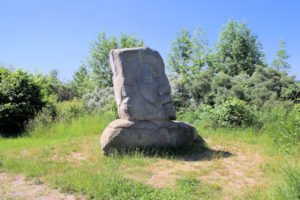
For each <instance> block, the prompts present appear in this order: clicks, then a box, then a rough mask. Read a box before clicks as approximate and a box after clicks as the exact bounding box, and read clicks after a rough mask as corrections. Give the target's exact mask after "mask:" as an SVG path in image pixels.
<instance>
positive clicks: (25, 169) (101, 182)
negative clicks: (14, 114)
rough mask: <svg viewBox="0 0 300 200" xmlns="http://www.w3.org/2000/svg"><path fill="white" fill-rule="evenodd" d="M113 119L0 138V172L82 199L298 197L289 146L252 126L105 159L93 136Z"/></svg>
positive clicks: (299, 175) (299, 181) (299, 166)
mask: <svg viewBox="0 0 300 200" xmlns="http://www.w3.org/2000/svg"><path fill="white" fill-rule="evenodd" d="M114 116H115V115H114V114H113V113H105V114H101V115H86V116H82V117H79V118H76V119H71V120H70V121H65V122H62V121H61V122H56V123H54V124H52V125H49V126H40V127H36V128H35V129H32V130H31V131H29V132H28V134H27V136H24V137H20V138H12V139H7V138H0V173H1V172H6V173H11V174H22V175H24V176H26V177H27V179H31V180H33V181H34V182H35V183H36V184H43V183H45V184H49V185H50V187H51V188H54V189H55V188H57V189H59V190H60V191H61V192H64V193H73V194H76V195H79V196H84V197H85V198H87V199H299V198H300V196H299V195H300V156H299V153H298V152H299V147H297V146H296V147H295V150H294V151H293V152H292V153H290V154H285V153H282V152H281V151H279V150H278V147H277V146H275V145H274V143H273V140H272V139H271V138H270V137H269V136H268V135H267V134H264V133H260V132H257V131H255V130H252V129H209V128H204V127H202V126H197V130H198V132H199V134H200V135H201V136H202V137H203V138H204V139H205V141H206V146H207V148H199V149H197V148H198V147H197V146H195V147H192V148H193V149H191V150H189V151H187V152H189V153H185V154H180V155H179V154H174V155H173V154H159V155H158V154H156V155H148V154H144V153H142V152H133V153H131V154H130V155H122V156H121V155H112V156H111V157H105V156H103V154H102V153H101V150H100V144H99V139H100V136H101V132H102V131H103V130H104V128H105V127H106V126H107V124H108V123H109V122H110V121H112V120H113V119H114ZM0 197H1V193H0Z"/></svg>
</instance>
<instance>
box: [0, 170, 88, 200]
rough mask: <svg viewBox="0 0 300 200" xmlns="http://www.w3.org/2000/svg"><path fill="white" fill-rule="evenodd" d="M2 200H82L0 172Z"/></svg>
mask: <svg viewBox="0 0 300 200" xmlns="http://www.w3.org/2000/svg"><path fill="white" fill-rule="evenodd" d="M0 183H1V184H0V200H2V199H3V200H4V199H5V200H6V199H13V200H21V199H22V200H31V199H35V200H82V199H84V198H83V197H78V196H75V195H72V194H63V193H60V192H59V191H58V190H54V189H51V188H49V186H48V185H46V184H42V183H41V182H40V181H34V180H26V179H25V177H23V176H21V175H16V174H8V173H4V172H0Z"/></svg>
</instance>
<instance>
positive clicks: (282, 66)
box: [271, 39, 291, 70]
mask: <svg viewBox="0 0 300 200" xmlns="http://www.w3.org/2000/svg"><path fill="white" fill-rule="evenodd" d="M289 57H290V55H288V53H287V51H286V49H285V42H284V40H282V39H280V41H279V50H278V51H277V52H276V57H275V59H274V60H273V62H272V64H271V66H272V67H273V68H274V69H276V70H288V69H290V68H291V65H290V64H289V63H288V61H287V60H288V59H289Z"/></svg>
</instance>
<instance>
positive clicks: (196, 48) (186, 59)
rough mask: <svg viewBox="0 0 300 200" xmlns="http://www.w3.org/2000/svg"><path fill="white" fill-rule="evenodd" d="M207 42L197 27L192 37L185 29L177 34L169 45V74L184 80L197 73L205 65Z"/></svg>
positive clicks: (204, 35)
mask: <svg viewBox="0 0 300 200" xmlns="http://www.w3.org/2000/svg"><path fill="white" fill-rule="evenodd" d="M208 53H209V49H208V41H207V36H206V34H205V32H204V31H203V30H202V29H201V28H200V27H199V26H198V27H197V29H196V30H195V31H194V34H193V36H192V35H191V34H190V33H189V32H188V31H187V30H185V29H183V30H181V31H180V32H179V33H177V36H176V39H175V41H173V42H172V44H171V51H170V53H169V55H168V62H167V66H168V69H169V70H170V71H171V72H175V73H177V74H181V75H182V76H183V78H184V79H186V78H190V76H191V75H194V74H197V73H199V72H200V71H201V70H202V69H203V67H204V66H205V65H206V63H207V58H208Z"/></svg>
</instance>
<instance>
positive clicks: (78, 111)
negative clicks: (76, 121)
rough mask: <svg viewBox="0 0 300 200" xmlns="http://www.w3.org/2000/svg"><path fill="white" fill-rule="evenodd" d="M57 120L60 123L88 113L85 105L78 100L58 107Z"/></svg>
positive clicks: (60, 104)
mask: <svg viewBox="0 0 300 200" xmlns="http://www.w3.org/2000/svg"><path fill="white" fill-rule="evenodd" d="M56 110H57V118H58V120H60V121H68V120H71V119H72V118H76V117H78V116H80V115H83V114H85V113H87V112H88V111H87V109H86V107H85V105H84V103H83V102H82V101H80V100H78V99H76V98H74V99H73V100H72V101H64V102H61V103H58V104H57V105H56Z"/></svg>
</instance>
